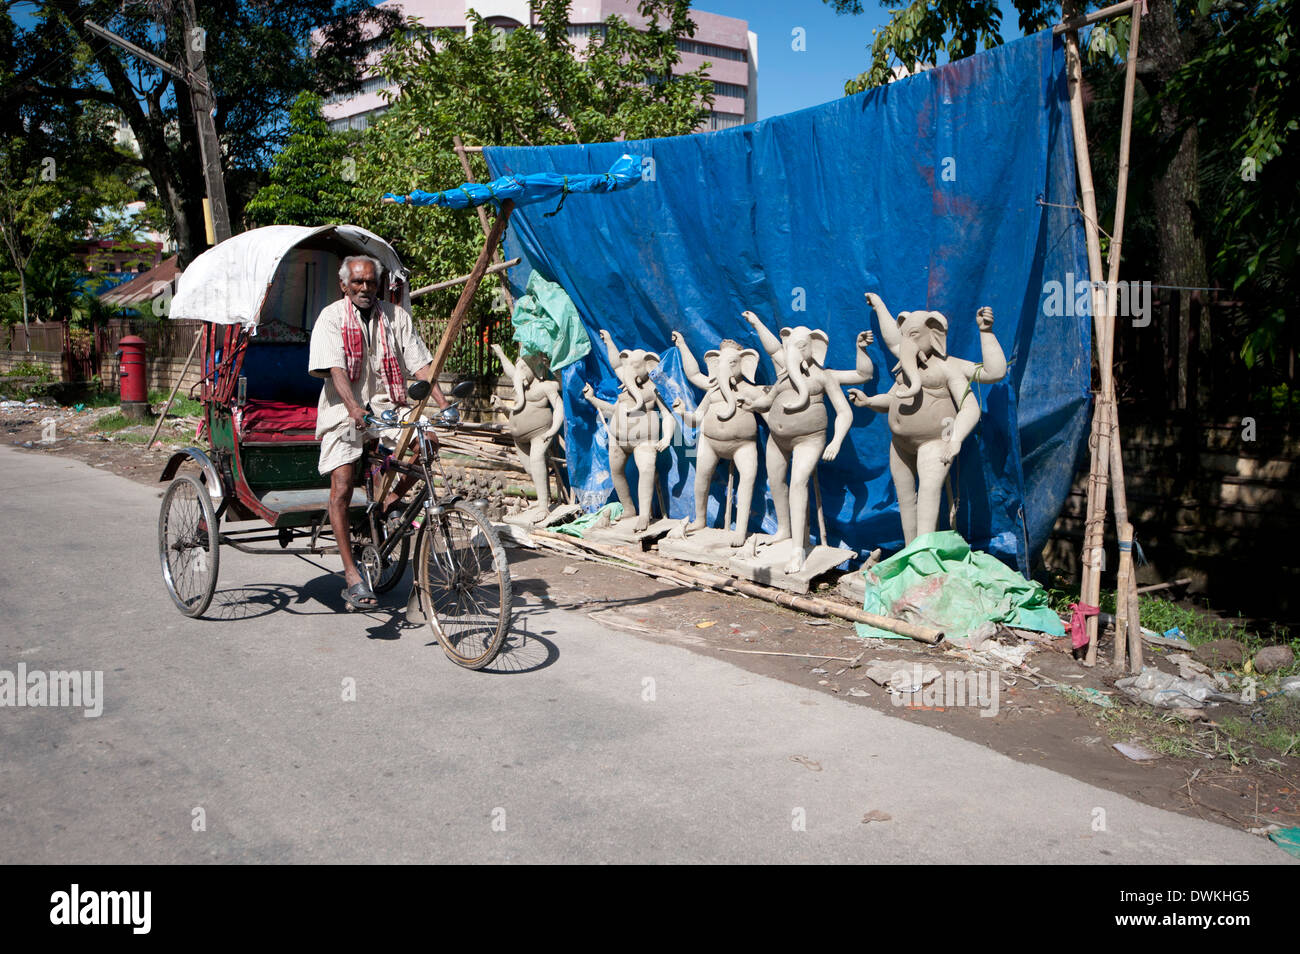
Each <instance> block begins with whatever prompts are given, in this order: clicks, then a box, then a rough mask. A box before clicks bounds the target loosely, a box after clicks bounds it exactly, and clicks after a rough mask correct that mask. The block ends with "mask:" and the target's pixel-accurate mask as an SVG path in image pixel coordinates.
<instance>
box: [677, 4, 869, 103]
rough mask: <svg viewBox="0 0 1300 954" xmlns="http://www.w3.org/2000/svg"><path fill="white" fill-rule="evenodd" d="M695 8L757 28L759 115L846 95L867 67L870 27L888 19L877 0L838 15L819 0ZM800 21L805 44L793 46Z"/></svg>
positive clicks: (702, 5)
mask: <svg viewBox="0 0 1300 954" xmlns="http://www.w3.org/2000/svg"><path fill="white" fill-rule="evenodd" d="M691 6H692V7H694V8H695V9H697V10H706V11H708V12H709V13H717V14H720V15H722V16H726V17H736V18H738V19H741V20H748V21H749V28H750V29H751V30H753V31H754V32H755V33H757V34H758V117H759V119H766V118H767V117H768V116H777V115H780V114H781V113H788V112H792V111H794V110H796V109H803V108H804V107H807V106H816V105H817V104H819V103H824V102H827V101H828V100H832V99H838V98H839V97H841V96H843V95H844V81H845V80H847V79H849V78H850V77H853V76H857V75H858V74H859V73H861V72H863V71H864V70H866V68H867V65H868V64H869V63H870V55H869V53H868V48H869V47H870V46H871V31H872V30H873V29H875V28H876V27H880V26H883V25H884V24H885V23H886V22H888V19H889V18H888V15H887V13H886V11H885V10H884V8H883V7H881V6H880V4H879V3H878V2H877V0H864V2H863V4H862V7H863V12H862V13H861V14H859V15H858V16H838V15H837V14H836V13H835V11H834V10H832V9H831V7H830V6H829V5H828V4H826V3H823V2H822V0H694V2H693V3H692V4H691ZM796 27H802V28H803V31H804V34H803V36H804V44H805V46H806V50H805V51H803V52H797V51H795V50H794V49H793V48H792V46H791V41H792V39H793V36H794V34H793V31H794V30H795V28H796Z"/></svg>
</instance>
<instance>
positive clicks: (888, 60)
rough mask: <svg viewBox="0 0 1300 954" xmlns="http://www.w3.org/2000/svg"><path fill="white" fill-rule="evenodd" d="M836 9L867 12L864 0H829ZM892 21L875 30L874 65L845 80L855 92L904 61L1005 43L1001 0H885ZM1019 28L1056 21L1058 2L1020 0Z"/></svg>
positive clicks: (924, 62)
mask: <svg viewBox="0 0 1300 954" xmlns="http://www.w3.org/2000/svg"><path fill="white" fill-rule="evenodd" d="M824 2H826V3H829V4H830V5H831V6H832V7H834V9H835V12H836V13H849V14H858V13H861V12H862V4H861V2H860V0H824ZM881 6H883V7H885V8H886V9H888V10H889V11H890V13H889V22H888V23H887V24H885V26H884V27H882V28H881V29H879V30H876V31H873V32H874V34H875V39H874V40H873V41H872V44H871V66H870V68H869V69H868V70H867V71H866V72H865V73H860V74H858V75H857V76H856V77H854V78H853V79H850V80H848V81H847V82H846V83H845V84H844V92H845V93H846V94H850V95H852V94H853V93H860V92H862V91H863V90H867V89H872V88H873V87H876V86H883V85H885V84H886V83H888V82H889V81H890V80H892V79H893V78H894V70H895V68H896V67H899V66H901V67H902V68H903V69H905V70H907V71H908V72H909V73H914V72H916V71H917V69H918V68H920V69H926V68H928V67H931V66H934V65H936V64H938V63H939V62H941V60H958V59H961V58H962V57H965V56H970V55H971V54H973V53H977V52H979V51H980V50H987V49H990V48H992V47H995V46H998V45H1000V44H1001V43H1002V33H1001V29H1002V11H1001V10H1000V9H999V6H998V3H997V0H881ZM1016 9H1017V10H1018V11H1019V13H1020V28H1021V29H1022V30H1023V31H1025V32H1026V33H1028V32H1032V31H1035V30H1041V29H1042V28H1043V27H1044V26H1046V25H1048V24H1049V23H1050V22H1051V19H1052V18H1053V16H1054V14H1055V13H1056V11H1057V6H1056V4H1051V3H1040V2H1038V0H1020V2H1017V3H1016Z"/></svg>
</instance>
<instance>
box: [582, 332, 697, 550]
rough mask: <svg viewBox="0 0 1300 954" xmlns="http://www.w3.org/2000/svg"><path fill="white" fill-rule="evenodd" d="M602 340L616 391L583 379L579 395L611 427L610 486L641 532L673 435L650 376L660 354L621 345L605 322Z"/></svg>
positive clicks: (668, 413) (625, 514) (626, 517)
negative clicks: (658, 464)
mask: <svg viewBox="0 0 1300 954" xmlns="http://www.w3.org/2000/svg"><path fill="white" fill-rule="evenodd" d="M600 340H601V341H603V342H605V352H606V354H607V355H608V356H609V363H610V364H611V365H613V367H614V374H615V375H616V376H617V377H618V381H619V395H618V398H617V399H616V400H615V401H614V403H613V404H611V403H609V402H608V401H602V400H601V399H600V398H598V397H596V393H595V391H594V390H593V388H592V386H591V385H590V384H587V385H584V386H583V389H582V396H583V397H585V398H586V399H587V400H588V401H589V402H590V403H591V405H592V406H593V407H595V408H596V411H597V412H598V413H599V414H600V416H601V417H602V418H604V420H605V423H606V425H607V426H608V428H609V473H610V476H611V477H612V478H613V480H614V491H615V493H617V494H618V501H619V503H621V504H622V505H623V519H624V520H635V528H634V529H635V531H636V532H637V533H640V532H641V531H642V530H645V529H646V528H647V527H648V526H650V511H651V507H652V506H653V503H654V487H655V461H656V459H657V457H658V455H659V452H660V451H661V450H663V449H664V448H665V447H667V446H668V444H669V442H670V441H671V440H672V438H673V433H674V432H675V431H676V424H675V423H674V421H673V415H672V412H671V411H669V410H668V408H667V407H666V406H664V402H663V400H662V399H661V398H660V397H659V392H658V390H657V389H656V388H655V383H654V381H653V380H651V378H650V372H651V371H653V370H654V369H655V368H656V367H658V365H659V355H657V354H655V353H654V352H653V351H642V350H639V349H635V350H627V349H624V350H622V351H620V350H619V349H618V348H617V347H615V345H614V341H613V339H612V338H610V335H609V332H608V331H605V330H604V329H603V328H602V329H601V331H600ZM629 455H630V456H631V457H632V459H633V460H634V461H635V462H636V471H637V497H636V501H633V499H632V492H631V490H630V488H629V487H628V482H627V460H628V457H629Z"/></svg>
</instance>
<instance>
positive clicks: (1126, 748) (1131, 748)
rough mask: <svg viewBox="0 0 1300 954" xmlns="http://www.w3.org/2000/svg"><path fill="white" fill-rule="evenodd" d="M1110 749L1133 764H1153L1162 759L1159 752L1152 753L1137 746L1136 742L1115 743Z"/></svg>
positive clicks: (1145, 748) (1143, 747)
mask: <svg viewBox="0 0 1300 954" xmlns="http://www.w3.org/2000/svg"><path fill="white" fill-rule="evenodd" d="M1112 747H1113V748H1114V749H1115V751H1116V752H1118V753H1119V754H1120V755H1122V756H1124V757H1125V758H1126V759H1132V760H1133V761H1134V762H1153V761H1155V760H1156V759H1158V758H1161V757H1162V756H1161V755H1160V753H1159V752H1152V751H1151V750H1150V749H1148V748H1147V747H1146V746H1144V745H1138V744H1137V743H1136V742H1116V743H1115V744H1114V746H1112Z"/></svg>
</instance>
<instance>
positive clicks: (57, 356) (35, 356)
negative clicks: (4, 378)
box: [0, 351, 63, 378]
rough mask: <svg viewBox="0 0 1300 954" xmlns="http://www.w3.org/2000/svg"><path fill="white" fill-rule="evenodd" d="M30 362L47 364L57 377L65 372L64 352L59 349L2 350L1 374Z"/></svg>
mask: <svg viewBox="0 0 1300 954" xmlns="http://www.w3.org/2000/svg"><path fill="white" fill-rule="evenodd" d="M29 362H30V363H35V364H43V365H45V366H46V367H47V368H49V369H50V370H51V371H53V372H54V376H55V377H56V378H58V377H61V376H62V374H63V354H62V353H61V352H58V351H0V374H9V373H10V372H11V371H12V370H13V369H14V368H15V367H17V366H18V365H20V364H27V363H29Z"/></svg>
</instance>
